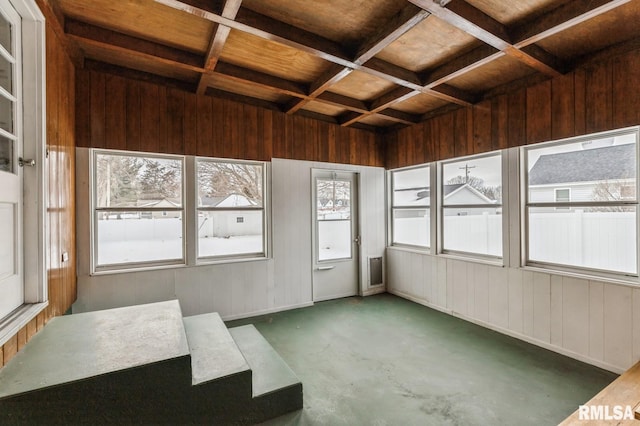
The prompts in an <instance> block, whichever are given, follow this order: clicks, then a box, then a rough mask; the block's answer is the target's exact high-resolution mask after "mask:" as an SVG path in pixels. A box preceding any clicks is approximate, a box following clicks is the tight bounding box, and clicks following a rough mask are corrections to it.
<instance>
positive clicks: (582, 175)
mask: <svg viewBox="0 0 640 426" xmlns="http://www.w3.org/2000/svg"><path fill="white" fill-rule="evenodd" d="M637 140H638V130H637V129H634V130H622V131H618V132H612V133H608V134H604V135H598V136H594V137H589V138H580V139H573V140H569V141H563V142H559V143H551V144H545V145H542V146H535V147H531V148H525V149H524V153H525V155H524V156H523V157H524V161H525V164H524V167H525V169H526V172H527V173H526V217H525V219H526V224H527V226H526V240H527V244H526V249H527V256H526V257H527V263H529V264H543V265H557V266H560V267H569V268H574V269H576V268H578V269H588V270H595V271H605V272H614V273H621V274H625V275H632V276H635V275H637V274H638V259H637V258H638V256H637V208H638V195H637V191H638V190H637V181H638V175H637V158H638V152H637Z"/></svg>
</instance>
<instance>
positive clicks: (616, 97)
mask: <svg viewBox="0 0 640 426" xmlns="http://www.w3.org/2000/svg"><path fill="white" fill-rule="evenodd" d="M612 73H613V74H612V81H613V127H614V128H620V127H627V126H633V125H636V124H638V123H640V85H639V84H638V81H640V51H635V52H631V53H630V54H628V55H625V56H623V57H619V58H616V59H615V60H614V61H613V69H612Z"/></svg>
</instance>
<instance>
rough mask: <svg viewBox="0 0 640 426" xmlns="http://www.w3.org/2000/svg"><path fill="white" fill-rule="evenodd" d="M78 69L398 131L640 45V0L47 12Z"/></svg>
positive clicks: (76, 6)
mask: <svg viewBox="0 0 640 426" xmlns="http://www.w3.org/2000/svg"><path fill="white" fill-rule="evenodd" d="M48 3H49V4H50V6H51V9H52V11H53V12H54V15H55V16H56V18H57V20H58V21H59V23H60V28H61V29H62V31H64V36H65V37H66V39H67V42H68V44H69V46H70V47H71V48H72V49H75V51H76V52H77V56H78V62H79V65H80V66H84V67H88V68H93V69H101V70H103V71H107V72H111V73H118V74H121V75H124V76H129V77H133V78H144V79H147V80H154V81H160V82H163V83H164V84H167V85H170V86H178V87H181V88H183V89H185V90H190V91H193V92H197V93H199V94H209V95H213V96H221V97H226V98H232V99H236V100H240V101H241V102H247V103H253V104H256V105H260V106H263V107H266V108H271V109H276V110H280V111H283V112H285V113H287V114H303V115H307V116H311V117H314V118H318V119H322V120H327V121H331V122H335V123H338V124H340V125H342V126H357V127H366V128H369V129H374V130H377V129H380V128H382V129H385V128H388V127H392V126H397V125H410V124H413V123H417V122H420V121H422V120H423V119H425V118H427V117H431V116H433V115H437V114H438V113H439V112H442V111H447V110H450V109H451V108H455V107H457V106H468V105H472V104H474V103H476V102H479V101H480V100H482V99H484V98H486V97H487V96H491V94H492V93H495V92H496V91H498V90H500V88H504V87H509V85H517V84H526V82H527V81H529V80H534V79H538V80H539V79H542V78H550V77H554V76H558V75H561V74H564V73H566V72H568V71H570V70H572V69H573V68H575V67H576V66H577V65H579V64H581V63H583V62H584V61H585V60H586V59H588V58H589V57H590V56H591V55H593V54H595V53H597V52H598V51H600V50H602V49H606V48H609V47H612V46H616V45H621V44H624V43H627V42H630V41H631V42H633V43H635V42H636V41H637V39H638V37H640V25H638V24H637V23H638V22H640V0H527V1H513V0H466V1H463V0H440V1H434V0H350V1H345V0H324V1H322V2H316V1H308V0H211V1H207V0H126V1H125V0H122V1H116V2H114V1H113V0H48Z"/></svg>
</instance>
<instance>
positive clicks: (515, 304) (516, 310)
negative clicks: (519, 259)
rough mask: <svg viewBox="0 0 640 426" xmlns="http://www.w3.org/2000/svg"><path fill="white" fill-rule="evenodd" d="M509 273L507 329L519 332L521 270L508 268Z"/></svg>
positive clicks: (521, 312)
mask: <svg viewBox="0 0 640 426" xmlns="http://www.w3.org/2000/svg"><path fill="white" fill-rule="evenodd" d="M508 275H509V290H508V294H509V330H511V331H515V332H516V333H521V334H522V330H523V318H524V317H523V315H524V314H523V302H522V297H523V296H522V293H523V290H522V270H520V269H508Z"/></svg>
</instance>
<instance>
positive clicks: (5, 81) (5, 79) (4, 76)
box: [0, 55, 14, 95]
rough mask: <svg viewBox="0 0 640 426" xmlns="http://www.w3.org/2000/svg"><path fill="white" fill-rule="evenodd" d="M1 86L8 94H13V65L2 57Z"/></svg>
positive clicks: (0, 68) (0, 62) (0, 60)
mask: <svg viewBox="0 0 640 426" xmlns="http://www.w3.org/2000/svg"><path fill="white" fill-rule="evenodd" d="M0 86H1V87H2V88H3V89H4V90H6V91H7V92H9V93H11V94H12V95H13V94H14V93H13V64H12V63H11V62H9V61H8V60H7V58H5V57H4V56H2V55H0Z"/></svg>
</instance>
